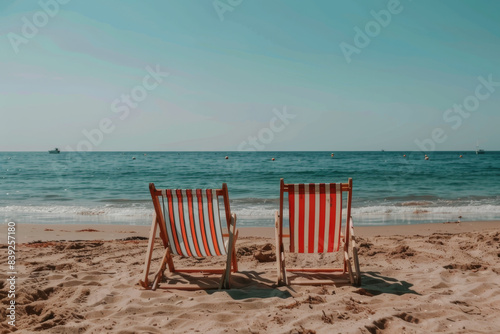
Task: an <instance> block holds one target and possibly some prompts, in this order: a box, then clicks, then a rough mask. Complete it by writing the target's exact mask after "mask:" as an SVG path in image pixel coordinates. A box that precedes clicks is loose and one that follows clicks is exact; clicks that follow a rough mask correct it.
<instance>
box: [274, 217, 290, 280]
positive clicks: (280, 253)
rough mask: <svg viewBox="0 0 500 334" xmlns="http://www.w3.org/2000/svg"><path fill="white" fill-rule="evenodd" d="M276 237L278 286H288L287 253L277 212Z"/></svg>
mask: <svg viewBox="0 0 500 334" xmlns="http://www.w3.org/2000/svg"><path fill="white" fill-rule="evenodd" d="M274 236H275V238H276V269H277V281H276V283H277V284H278V285H287V284H288V282H287V279H286V268H285V252H284V247H283V242H282V241H281V240H282V238H283V237H282V236H281V235H280V230H279V214H278V212H276V215H275V232H274Z"/></svg>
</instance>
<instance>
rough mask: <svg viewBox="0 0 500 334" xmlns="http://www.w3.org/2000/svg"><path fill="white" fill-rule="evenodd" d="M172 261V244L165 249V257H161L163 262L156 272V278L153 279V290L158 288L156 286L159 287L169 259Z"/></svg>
mask: <svg viewBox="0 0 500 334" xmlns="http://www.w3.org/2000/svg"><path fill="white" fill-rule="evenodd" d="M169 260H170V261H172V256H171V252H170V246H168V247H167V248H166V249H165V254H163V258H162V259H161V264H160V268H159V269H158V271H157V272H156V274H155V276H154V277H155V279H154V281H153V286H152V288H151V289H152V290H153V291H154V290H156V288H157V287H158V284H159V283H160V281H161V279H162V277H163V272H164V271H165V269H166V266H167V262H168V261H169Z"/></svg>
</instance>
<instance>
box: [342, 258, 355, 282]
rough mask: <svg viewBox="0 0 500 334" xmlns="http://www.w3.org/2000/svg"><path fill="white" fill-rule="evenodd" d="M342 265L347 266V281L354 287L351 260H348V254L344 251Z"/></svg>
mask: <svg viewBox="0 0 500 334" xmlns="http://www.w3.org/2000/svg"><path fill="white" fill-rule="evenodd" d="M344 263H345V264H347V273H348V274H349V280H350V281H351V284H353V285H354V275H353V274H352V266H351V259H349V254H348V253H347V252H345V251H344Z"/></svg>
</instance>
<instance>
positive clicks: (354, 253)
mask: <svg viewBox="0 0 500 334" xmlns="http://www.w3.org/2000/svg"><path fill="white" fill-rule="evenodd" d="M352 259H353V261H354V270H355V271H356V279H355V281H354V285H356V286H361V269H360V268H359V259H358V248H357V247H353V249H352Z"/></svg>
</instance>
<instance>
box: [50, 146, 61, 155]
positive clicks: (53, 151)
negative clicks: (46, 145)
mask: <svg viewBox="0 0 500 334" xmlns="http://www.w3.org/2000/svg"><path fill="white" fill-rule="evenodd" d="M49 153H50V154H59V153H61V151H59V149H58V148H57V147H56V148H55V149H53V150H49Z"/></svg>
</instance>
